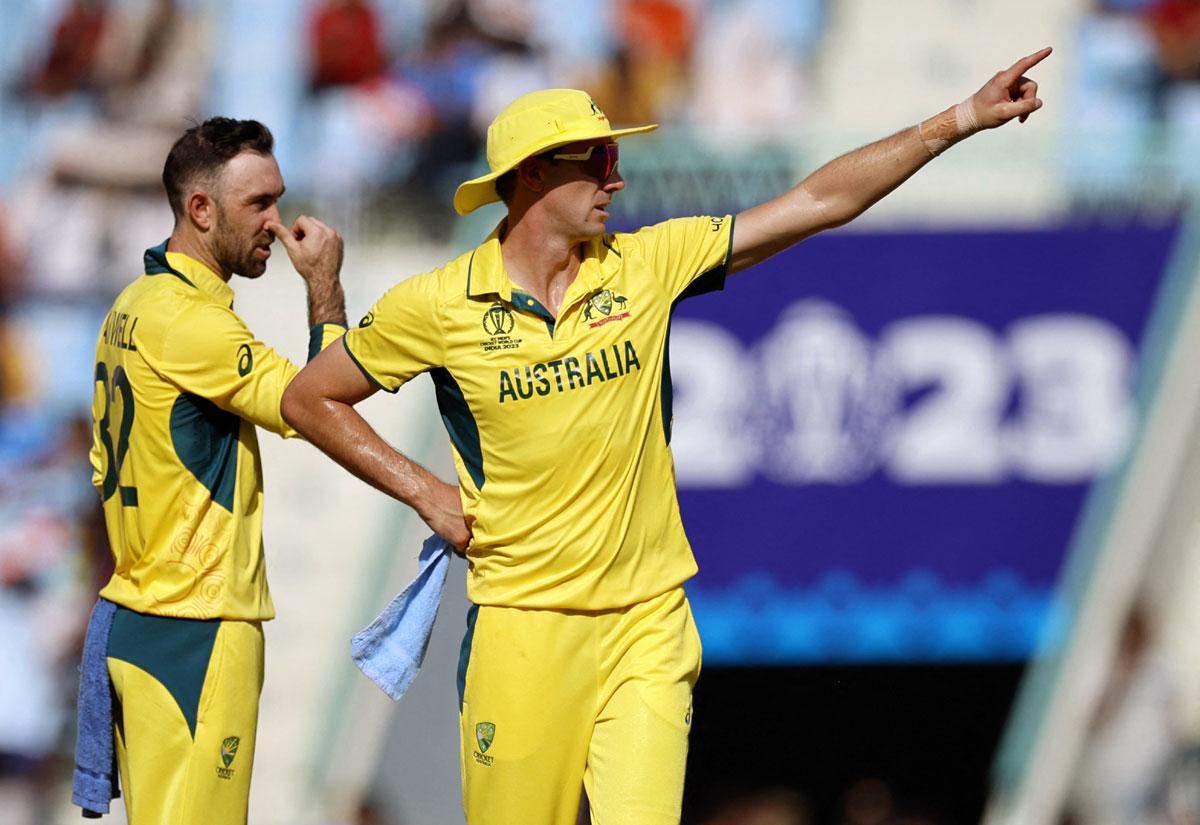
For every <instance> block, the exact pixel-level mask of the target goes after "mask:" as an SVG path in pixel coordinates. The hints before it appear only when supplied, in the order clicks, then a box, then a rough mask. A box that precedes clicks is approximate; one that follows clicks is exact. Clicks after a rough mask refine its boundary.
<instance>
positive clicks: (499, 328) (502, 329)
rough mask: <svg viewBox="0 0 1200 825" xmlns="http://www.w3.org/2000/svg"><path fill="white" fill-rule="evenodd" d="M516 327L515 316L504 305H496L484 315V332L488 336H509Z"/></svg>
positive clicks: (489, 308)
mask: <svg viewBox="0 0 1200 825" xmlns="http://www.w3.org/2000/svg"><path fill="white" fill-rule="evenodd" d="M514 326H516V321H515V320H513V314H512V312H511V311H509V309H508V307H506V306H504V304H501V303H499V302H497V303H494V304H492V305H491V306H490V307H488V308H487V311H486V312H484V313H483V330H484V332H486V333H487V334H488V335H492V336H496V335H508V334H509V333H510V332H512V331H513V327H514Z"/></svg>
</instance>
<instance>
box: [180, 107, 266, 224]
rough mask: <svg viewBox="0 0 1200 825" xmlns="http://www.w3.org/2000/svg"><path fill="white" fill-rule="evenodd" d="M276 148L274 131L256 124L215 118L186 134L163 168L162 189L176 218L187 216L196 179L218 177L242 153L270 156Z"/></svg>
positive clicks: (249, 121) (251, 121)
mask: <svg viewBox="0 0 1200 825" xmlns="http://www.w3.org/2000/svg"><path fill="white" fill-rule="evenodd" d="M274 147H275V138H274V137H272V135H271V130H270V129H268V128H267V127H266V126H264V125H263V124H261V123H259V122H258V121H257V120H234V119H233V118H229V117H212V118H209V119H208V120H206V121H204V122H203V123H201V124H200V125H199V126H193V127H192V128H191V129H188V130H187V131H186V132H184V133H183V136H182V137H180V138H179V140H177V141H175V145H174V146H172V147H171V151H170V152H168V153H167V162H166V164H165V165H164V166H163V174H162V181H163V188H164V189H166V190H167V201H168V202H169V203H170V204H171V211H172V212H174V213H175V217H176V218H180V217H182V216H183V214H184V204H183V201H184V198H185V197H187V188H188V186H189V185H191V184H192V183H194V182H195V180H196V179H197V178H200V177H205V176H211V175H215V174H216V173H217V172H219V171H220V169H221V167H222V166H224V165H225V164H226V163H228V162H229V161H230V160H232V159H233V158H235V157H237V156H238V155H240V154H241V153H242V152H257V153H258V154H260V155H269V154H271V150H272V149H273V148H274Z"/></svg>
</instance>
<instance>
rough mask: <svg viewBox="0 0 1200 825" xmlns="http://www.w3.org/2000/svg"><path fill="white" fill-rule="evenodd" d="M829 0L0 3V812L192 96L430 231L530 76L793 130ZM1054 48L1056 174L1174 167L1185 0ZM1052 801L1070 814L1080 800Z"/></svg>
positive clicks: (27, 738) (1167, 763)
mask: <svg viewBox="0 0 1200 825" xmlns="http://www.w3.org/2000/svg"><path fill="white" fill-rule="evenodd" d="M835 10H836V9H835V4H831V3H829V2H828V0H789V1H788V2H773V0H390V1H389V2H382V0H379V2H371V1H370V0H315V2H303V3H296V2H292V0H258V2H254V3H235V2H232V0H27V1H26V2H5V3H3V5H2V12H3V24H2V26H3V36H2V37H0V513H2V514H3V518H0V821H4V822H10V821H11V822H19V821H22V820H23V819H25V820H28V821H36V822H48V821H50V817H49V815H48V814H46V813H45V811H43V810H41V809H40V808H39V806H41V805H46V804H49V803H47V801H46V800H47V799H48V798H49V795H48V794H47V793H46V792H45V790H44V789H45V787H46V786H47V783H50V782H53V781H61V777H62V776H63V775H64V770H63V769H64V766H66V765H67V764H68V760H69V758H70V756H69V752H70V748H71V746H72V744H73V743H72V739H71V737H72V735H73V734H72V730H71V714H72V702H73V692H74V690H75V684H76V679H75V672H74V667H75V663H76V661H77V655H78V649H79V645H80V641H81V630H82V627H83V624H84V622H85V620H86V614H87V611H88V609H89V608H90V605H91V603H92V601H93V599H94V596H95V592H96V590H97V589H98V585H99V583H100V582H102V581H104V580H105V579H106V578H107V565H108V564H109V563H110V562H109V560H108V551H107V547H106V543H105V539H104V537H103V531H102V526H101V524H100V521H99V508H98V503H97V501H96V497H95V495H94V493H93V491H92V490H91V489H90V483H89V481H90V480H89V478H88V474H87V469H86V468H87V458H86V453H87V449H88V447H89V445H90V440H91V436H90V425H89V415H90V403H91V386H90V383H89V381H88V375H89V374H90V369H91V366H90V365H91V358H92V350H93V347H94V341H95V334H96V330H97V329H98V326H99V321H100V318H101V313H102V312H103V308H104V307H105V306H106V305H107V303H108V302H109V301H110V300H111V297H112V296H113V294H115V292H116V291H118V290H119V289H120V288H121V287H122V286H123V285H124V284H125V283H126V282H127V281H128V280H130V279H131V278H132V277H134V276H135V275H136V274H138V267H139V265H140V261H141V252H142V250H143V249H144V248H146V247H148V246H152V245H154V244H157V243H158V242H160V241H161V240H162V239H163V238H164V237H166V236H167V234H168V233H169V231H170V213H169V210H168V209H167V207H166V204H165V201H164V198H163V195H162V192H161V185H160V183H159V176H160V174H161V168H162V161H163V158H164V157H165V155H166V152H167V149H168V148H169V146H170V144H171V143H172V142H173V141H174V140H175V138H176V137H177V136H178V135H179V134H180V133H181V132H182V130H183V129H184V128H186V127H187V126H188V125H190V124H191V123H192V122H198V121H199V120H202V119H203V118H204V117H206V116H208V115H210V114H215V113H221V114H229V115H232V116H237V117H258V118H260V119H262V120H264V121H265V122H267V124H268V125H269V126H270V127H271V129H272V130H273V131H274V132H275V135H276V139H277V144H278V146H279V159H280V161H281V164H282V166H283V170H284V174H285V178H286V180H287V184H288V191H289V197H292V198H294V199H295V201H298V202H301V203H306V204H308V205H309V206H310V207H311V208H312V209H313V210H314V211H316V212H317V213H318V214H320V215H322V217H325V218H327V219H328V220H330V221H331V222H332V223H334V224H335V225H336V226H338V227H339V229H342V230H344V231H345V232H347V233H348V234H350V235H351V236H353V234H354V232H355V227H356V224H358V223H361V222H362V221H364V220H366V219H367V216H369V215H370V214H371V213H372V211H373V210H375V209H377V208H383V209H387V210H389V211H388V213H387V214H388V215H389V216H391V217H392V218H395V217H396V216H400V217H403V219H405V220H408V221H411V222H412V223H413V224H414V226H415V228H416V230H417V231H419V232H420V233H422V234H423V235H425V236H427V237H429V238H431V239H434V240H438V239H442V240H444V239H446V238H447V236H448V233H449V231H450V229H449V227H450V226H452V225H453V220H452V218H451V209H450V206H449V203H450V196H451V195H452V193H453V188H454V184H455V183H457V182H458V181H459V180H462V179H465V178H466V177H468V176H470V175H472V174H474V173H475V171H476V169H477V167H479V166H481V164H482V162H483V161H482V157H481V156H482V152H483V145H484V140H485V129H486V124H487V123H488V121H489V120H490V118H491V117H492V116H493V114H494V113H495V112H496V111H497V110H498V109H499V108H500V107H501V106H502V105H503V104H504V103H505V102H507V101H508V100H510V99H512V98H513V97H515V96H516V95H519V94H521V93H524V92H526V91H529V90H532V89H535V88H542V87H546V86H551V85H553V86H574V87H579V88H585V89H588V90H590V91H591V92H592V93H593V95H594V97H595V98H596V100H597V101H598V102H600V104H601V105H602V106H603V107H604V108H605V110H606V112H607V114H608V115H609V117H610V119H611V120H612V121H613V122H614V123H618V124H624V123H634V122H657V123H661V124H663V125H664V129H663V133H662V135H661V137H660V138H659V141H660V142H659V143H658V144H655V145H657V146H659V147H661V148H660V149H659V150H658V151H660V152H662V153H664V154H666V155H679V154H681V153H683V152H684V147H687V146H693V145H705V146H708V147H720V151H722V152H725V153H737V152H756V151H758V152H763V151H766V150H767V148H768V147H771V146H778V145H780V144H790V143H795V142H796V141H797V139H798V135H800V134H801V133H802V131H803V130H804V129H805V128H806V124H808V123H809V120H810V119H809V118H808V117H807V115H808V114H809V113H810V108H809V107H810V106H812V105H814V104H813V102H812V101H811V95H812V92H811V85H812V78H813V72H814V66H815V64H816V63H817V61H818V57H819V47H820V44H821V41H822V37H823V35H824V34H825V32H826V31H827V28H828V26H829V25H830V18H831V16H832V15H833V14H834V12H835ZM1064 51H1065V52H1067V53H1068V54H1069V55H1070V59H1071V61H1072V66H1073V71H1072V75H1073V76H1074V78H1075V81H1074V86H1075V89H1074V91H1073V93H1072V94H1071V95H1070V96H1069V99H1070V101H1072V102H1071V106H1072V108H1073V110H1074V111H1073V113H1072V115H1071V117H1070V118H1069V122H1071V124H1072V127H1073V128H1077V129H1078V130H1079V131H1080V133H1081V134H1083V135H1085V138H1083V139H1079V140H1073V141H1072V142H1071V148H1070V149H1069V150H1067V151H1066V153H1065V154H1064V163H1065V166H1066V167H1067V169H1068V170H1069V172H1070V175H1069V177H1070V179H1071V181H1072V182H1073V184H1074V185H1076V186H1077V187H1078V188H1079V189H1080V190H1081V191H1093V190H1095V189H1096V188H1097V187H1099V188H1101V189H1103V190H1104V192H1105V193H1106V195H1107V196H1110V197H1121V196H1123V195H1128V194H1130V193H1134V194H1136V193H1139V192H1143V191H1144V190H1145V189H1146V187H1147V186H1167V185H1175V184H1177V183H1179V182H1187V181H1188V176H1189V175H1191V176H1193V178H1194V179H1193V180H1192V182H1193V183H1195V182H1200V162H1197V158H1200V0H1095V2H1094V7H1093V8H1092V9H1091V11H1090V13H1088V14H1086V15H1084V16H1083V17H1082V18H1081V20H1080V23H1079V28H1078V42H1077V44H1075V45H1074V47H1073V48H1070V49H1066V50H1064ZM1147 157H1158V158H1163V159H1164V163H1163V165H1162V166H1161V167H1160V168H1159V172H1160V175H1161V179H1160V180H1155V179H1154V177H1153V176H1149V177H1148V176H1147V175H1146V174H1145V169H1146V165H1145V159H1146V158H1147ZM295 201H294V202H295ZM1131 644H1132V643H1131ZM1130 655H1131V656H1132V655H1133V654H1130ZM1138 655H1139V656H1140V654H1138ZM1134 658H1135V660H1136V661H1137V662H1141V661H1142V660H1141V659H1138V658H1137V657H1136V656H1135V657H1134ZM1147 667H1149V666H1147ZM1138 678H1140V679H1146V680H1151V682H1153V680H1154V679H1155V678H1157V677H1155V676H1154V675H1153V674H1150V675H1143V676H1140V677H1138ZM1118 681H1119V680H1118ZM1122 684H1124V685H1125V686H1126V688H1125V692H1122V689H1121V688H1120V687H1119V686H1118V687H1114V688H1113V694H1112V696H1107V697H1106V700H1105V702H1106V704H1105V707H1104V709H1103V711H1102V716H1101V718H1100V719H1099V720H1098V722H1097V726H1098V730H1099V729H1100V728H1101V727H1102V726H1103V725H1104V724H1116V723H1117V722H1118V721H1120V720H1121V719H1123V717H1121V715H1120V713H1119V712H1118V710H1117V708H1119V707H1120V706H1121V705H1120V703H1121V702H1122V701H1126V700H1125V699H1123V698H1122V697H1125V696H1126V695H1129V696H1131V697H1133V698H1130V699H1128V700H1127V701H1131V702H1132V701H1137V700H1140V699H1142V698H1144V694H1145V692H1146V691H1153V688H1152V687H1145V688H1143V687H1137V690H1138V691H1141V692H1140V693H1139V692H1137V691H1134V690H1133V689H1132V688H1129V685H1134V686H1135V687H1136V686H1140V685H1142V684H1143V683H1142V682H1141V681H1136V680H1133V679H1132V677H1131V679H1130V680H1127V681H1126V682H1123V683H1122ZM1131 691H1132V692H1131ZM1114 697H1115V698H1114ZM1131 712H1132V711H1131ZM1137 718H1142V717H1137ZM1114 720H1115V721H1114ZM1159 721H1161V720H1159ZM1123 724H1133V723H1129V722H1125V723H1123ZM1139 729H1143V728H1139ZM1100 735H1101V733H1097V736H1100ZM1164 735H1165V734H1164ZM1153 756H1154V758H1155V759H1158V762H1156V763H1155V766H1154V770H1155V771H1157V772H1158V773H1157V774H1155V776H1157V777H1159V778H1160V779H1162V780H1163V782H1166V777H1168V774H1169V772H1170V771H1171V770H1174V767H1173V766H1175V765H1176V764H1177V762H1178V761H1179V760H1185V761H1186V759H1187V758H1191V759H1192V762H1193V763H1200V756H1196V755H1195V754H1192V755H1191V756H1187V755H1180V754H1177V753H1175V752H1173V751H1170V750H1169V749H1168V750H1167V751H1165V752H1164V753H1156V754H1154V755H1153ZM1097 758H1098V757H1097ZM1147 759H1150V757H1149V756H1148V757H1147ZM1106 769H1108V767H1107V766H1106V765H1105V764H1100V763H1096V764H1091V765H1090V766H1085V768H1084V770H1085V776H1084V778H1083V779H1081V782H1086V781H1088V777H1091V781H1094V782H1096V783H1098V784H1097V786H1098V787H1104V786H1106V783H1105V781H1104V777H1105V773H1104V771H1105V770H1106ZM1087 771H1090V772H1091V773H1087ZM1194 775H1196V770H1195V764H1192V769H1191V773H1188V774H1187V776H1194ZM1107 786H1108V787H1111V784H1109V785H1107ZM1155 787H1156V788H1158V789H1160V790H1161V789H1163V788H1167V787H1168V786H1167V785H1166V784H1162V783H1160V784H1159V785H1156V786H1155ZM1197 793H1200V791H1196V790H1195V789H1194V788H1193V795H1195V794H1197ZM845 798H846V801H845V806H844V810H843V812H842V816H841V819H840V822H841V823H842V825H947V823H945V822H944V820H942V819H938V818H937V815H936V814H927V813H925V812H923V811H920V810H914V811H910V807H911V806H905V805H903V804H901V803H898V802H897V801H896V798H895V794H894V793H893V791H892V789H891V788H890V787H889V786H887V784H886V783H884V782H882V781H880V780H864V781H863V782H861V783H857V784H855V785H854V786H853V787H852V788H850V789H848V790H847V792H846V797H845ZM1081 798H1092V799H1094V798H1097V797H1096V795H1095V794H1092V795H1090V796H1088V795H1087V794H1086V793H1085V794H1084V796H1083V797H1081ZM1156 798H1161V797H1156ZM1074 804H1075V806H1076V808H1075V809H1074V811H1073V817H1074V819H1073V821H1074V822H1076V823H1079V825H1094V824H1095V823H1100V822H1102V821H1103V820H1102V819H1099V818H1097V817H1096V816H1095V815H1094V814H1093V813H1090V812H1089V810H1087V809H1086V806H1084V805H1083V804H1082V803H1081V802H1079V801H1078V800H1076V802H1075V803H1074ZM14 810H15V811H24V813H23V814H22V813H16V814H11V815H8V814H6V812H11V811H14ZM1163 821H1164V822H1166V821H1168V820H1163ZM812 822H814V818H813V814H812V812H811V810H810V808H809V806H808V804H807V803H806V801H805V800H804V799H803V797H801V796H799V795H797V794H795V793H794V792H792V791H767V792H757V791H756V792H754V793H751V794H749V795H747V796H745V797H740V798H737V799H730V800H728V801H727V802H726V803H723V804H722V806H720V807H719V808H718V809H715V810H713V811H711V812H710V813H709V815H708V816H707V818H706V819H704V820H703V823H704V825H809V823H812Z"/></svg>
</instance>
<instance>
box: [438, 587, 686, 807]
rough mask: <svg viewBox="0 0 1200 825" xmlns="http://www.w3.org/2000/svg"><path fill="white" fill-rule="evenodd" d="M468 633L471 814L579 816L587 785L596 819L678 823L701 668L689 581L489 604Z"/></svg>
mask: <svg viewBox="0 0 1200 825" xmlns="http://www.w3.org/2000/svg"><path fill="white" fill-rule="evenodd" d="M469 642H470V647H469V651H467V652H468V653H469V656H468V658H467V661H466V680H465V691H464V696H463V703H462V707H461V715H460V733H461V737H462V743H461V744H462V747H461V748H460V752H459V762H460V770H461V774H462V783H463V805H464V808H465V811H466V815H467V822H468V823H469V825H524V824H525V823H530V822H537V823H542V824H543V825H574V823H575V821H576V819H575V817H576V813H577V811H578V808H579V797H580V791H581V789H582V787H583V786H586V788H587V795H588V800H589V803H590V807H591V817H592V819H591V821H592V822H593V823H594V825H678V823H679V816H680V806H681V801H682V798H683V778H684V769H685V766H686V763H687V737H688V731H689V730H690V728H691V717H692V713H691V700H692V688H693V686H694V685H695V683H696V678H697V677H698V676H699V673H700V637H699V635H698V634H697V632H696V626H695V623H694V622H693V620H692V614H691V610H690V608H689V607H688V603H687V599H686V597H685V596H684V593H683V590H682V588H676V589H674V590H671V591H669V592H667V593H664V594H663V595H661V596H658V597H656V598H654V599H651V600H650V601H648V602H644V603H642V604H637V605H634V606H632V607H630V608H626V609H623V610H612V611H604V612H598V613H585V612H562V611H556V610H520V609H514V608H503V607H481V608H479V612H478V615H477V616H476V619H475V625H474V632H473V638H471V639H470V640H469ZM481 740H482V741H481ZM485 744H486V747H485Z"/></svg>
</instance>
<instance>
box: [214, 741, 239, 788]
mask: <svg viewBox="0 0 1200 825" xmlns="http://www.w3.org/2000/svg"><path fill="white" fill-rule="evenodd" d="M241 743H242V740H241V738H240V737H237V736H230V737H227V738H226V739H225V740H224V741H223V742H221V762H222V763H224V765H225V767H223V768H217V776H219V777H220V778H221V779H232V778H233V770H232V769H231V768H230V767H229V766H230V765H232V764H233V760H234V758H235V757H236V756H237V752H238V745H240V744H241Z"/></svg>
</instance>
